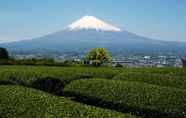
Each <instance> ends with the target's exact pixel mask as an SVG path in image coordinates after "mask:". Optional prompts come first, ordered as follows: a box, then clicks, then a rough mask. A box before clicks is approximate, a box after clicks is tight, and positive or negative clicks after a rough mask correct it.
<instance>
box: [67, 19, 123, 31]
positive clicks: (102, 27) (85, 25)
mask: <svg viewBox="0 0 186 118" xmlns="http://www.w3.org/2000/svg"><path fill="white" fill-rule="evenodd" d="M66 29H67V30H70V31H73V30H82V29H85V30H88V29H95V30H97V31H110V32H120V31H121V29H120V28H117V27H115V26H112V25H110V24H108V23H106V22H104V21H102V20H99V19H97V18H96V17H94V16H84V17H82V18H81V19H80V20H77V21H75V22H74V23H72V24H71V25H69V26H68V27H67V28H66Z"/></svg>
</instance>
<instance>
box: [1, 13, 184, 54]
mask: <svg viewBox="0 0 186 118" xmlns="http://www.w3.org/2000/svg"><path fill="white" fill-rule="evenodd" d="M0 46H1V47H5V48H8V49H9V50H11V51H39V50H53V51H56V52H70V51H74V52H80V53H84V52H85V51H87V50H88V49H90V48H95V47H104V48H107V49H108V50H109V51H110V52H111V53H114V54H116V53H119V54H147V53H148V54H176V55H179V54H180V55H181V54H184V53H186V43H181V42H172V41H161V40H154V39H150V38H146V37H143V36H139V35H136V34H134V33H130V32H128V31H125V30H122V29H120V28H118V27H116V26H113V25H110V24H108V23H106V22H104V21H102V20H99V19H97V18H96V17H94V16H84V17H82V18H81V19H80V20H77V21H75V22H74V23H72V24H70V25H69V26H67V27H66V28H64V29H63V30H61V31H58V32H55V33H52V34H48V35H45V36H42V37H39V38H35V39H30V40H22V41H17V42H11V43H4V44H0Z"/></svg>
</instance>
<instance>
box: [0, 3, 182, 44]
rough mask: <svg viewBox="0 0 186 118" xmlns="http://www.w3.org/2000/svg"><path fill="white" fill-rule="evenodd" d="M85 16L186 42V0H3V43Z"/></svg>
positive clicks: (0, 11)
mask: <svg viewBox="0 0 186 118" xmlns="http://www.w3.org/2000/svg"><path fill="white" fill-rule="evenodd" d="M84 15H92V16H96V17H98V18H100V19H102V20H105V21H107V22H108V23H111V24H112V25H115V26H118V27H120V28H122V29H124V30H128V31H130V32H133V33H136V34H139V35H142V36H146V37H150V38H154V39H161V40H170V41H173V40H174V41H185V42H186V0H0V43H2V42H9V41H15V40H23V39H31V38H33V37H38V36H42V35H45V34H48V33H52V32H56V31H58V30H62V29H63V28H64V27H66V26H67V25H69V24H70V23H72V22H73V21H74V20H77V19H79V18H81V17H82V16H84Z"/></svg>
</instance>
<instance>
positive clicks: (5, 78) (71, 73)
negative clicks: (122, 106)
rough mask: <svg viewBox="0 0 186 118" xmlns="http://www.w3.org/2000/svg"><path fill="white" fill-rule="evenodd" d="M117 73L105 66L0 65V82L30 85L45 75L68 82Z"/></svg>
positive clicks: (110, 75) (108, 76) (111, 75)
mask: <svg viewBox="0 0 186 118" xmlns="http://www.w3.org/2000/svg"><path fill="white" fill-rule="evenodd" d="M117 73H118V72H117V71H115V69H113V68H105V67H104V68H93V67H47V66H37V67H36V66H0V83H1V82H2V83H13V84H21V85H26V86H31V85H32V83H33V82H35V81H37V80H38V79H42V78H46V77H51V78H58V79H60V80H62V81H63V82H64V83H68V82H70V81H72V80H76V79H81V78H92V77H103V78H113V77H114V76H115V75H117Z"/></svg>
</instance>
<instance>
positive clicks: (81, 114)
mask: <svg viewBox="0 0 186 118" xmlns="http://www.w3.org/2000/svg"><path fill="white" fill-rule="evenodd" d="M0 116H1V118H72V117H74V118H135V117H134V116H131V115H127V114H126V115H124V114H122V113H118V112H113V111H110V110H105V109H101V108H96V107H91V106H87V105H83V104H80V103H76V102H73V101H70V100H67V99H65V98H63V97H55V96H52V95H49V94H47V93H44V92H40V91H37V90H34V89H28V88H24V87H19V86H0Z"/></svg>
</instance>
